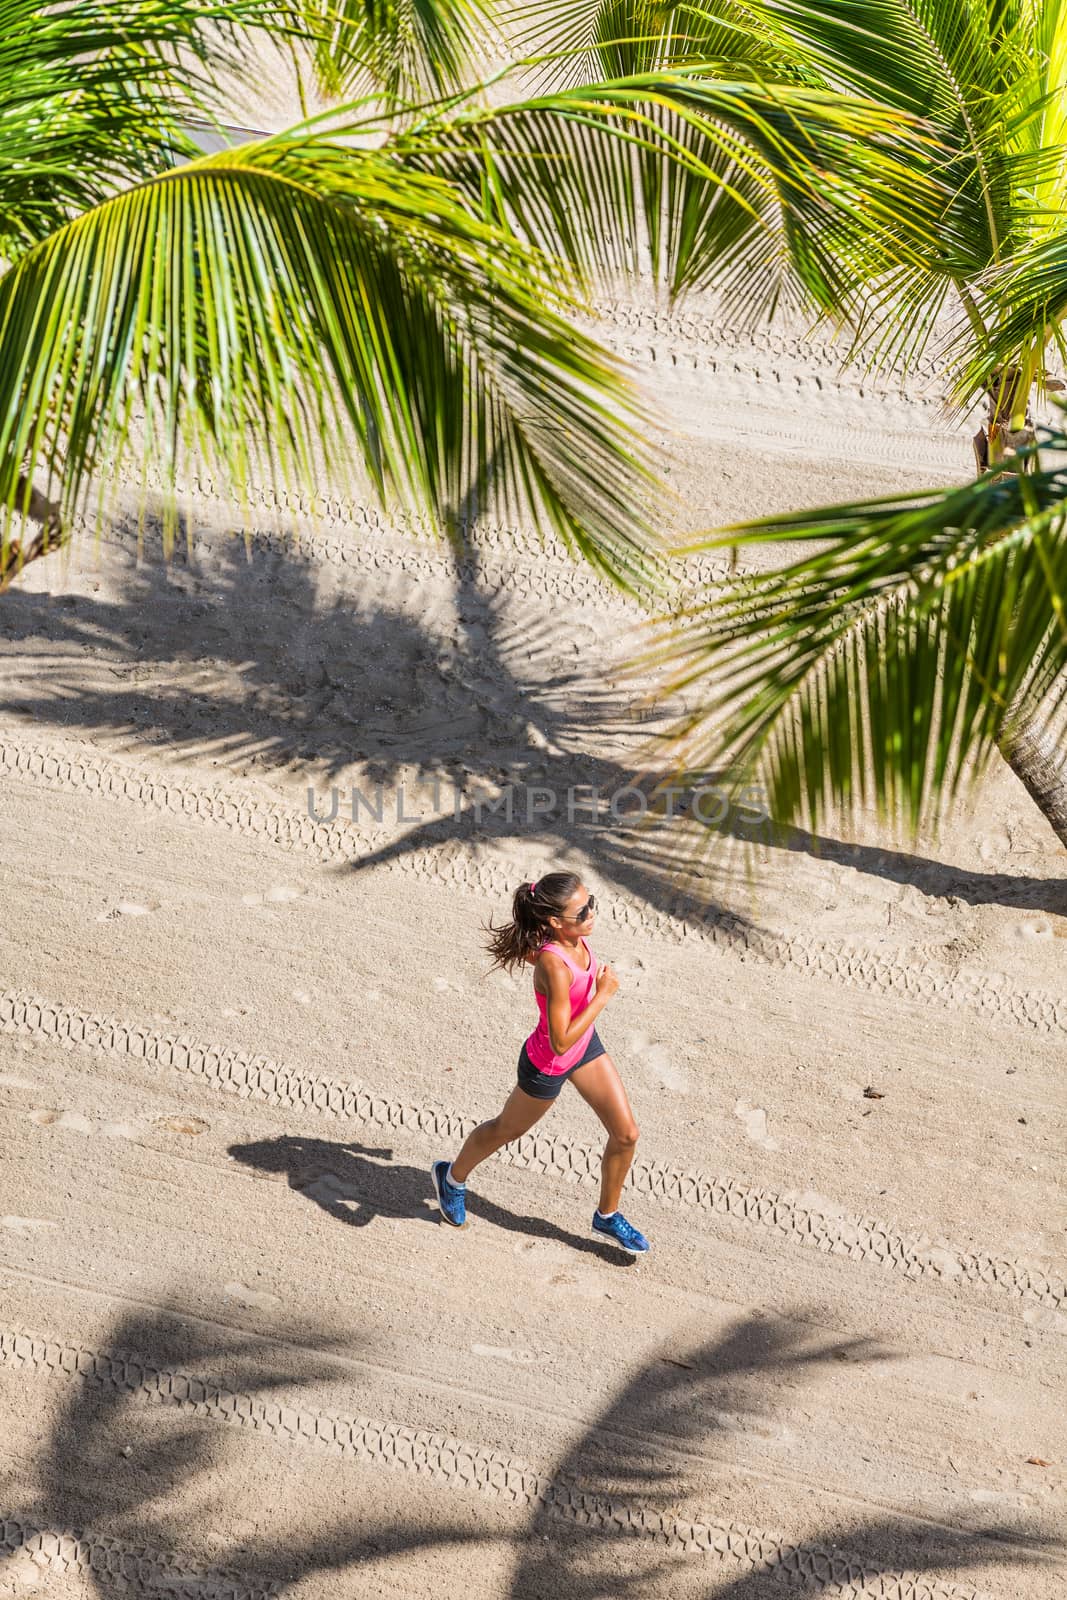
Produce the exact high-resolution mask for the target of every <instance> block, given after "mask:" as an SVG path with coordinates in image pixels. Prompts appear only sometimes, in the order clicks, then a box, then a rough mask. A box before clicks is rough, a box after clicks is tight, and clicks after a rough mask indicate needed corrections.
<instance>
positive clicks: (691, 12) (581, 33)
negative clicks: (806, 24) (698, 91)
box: [508, 0, 822, 88]
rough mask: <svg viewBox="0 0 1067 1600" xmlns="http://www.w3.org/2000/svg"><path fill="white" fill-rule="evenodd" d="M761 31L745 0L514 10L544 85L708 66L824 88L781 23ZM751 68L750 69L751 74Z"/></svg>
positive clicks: (620, 0)
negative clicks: (753, 23) (753, 21)
mask: <svg viewBox="0 0 1067 1600" xmlns="http://www.w3.org/2000/svg"><path fill="white" fill-rule="evenodd" d="M761 20H762V21H763V23H764V25H763V26H761V27H760V28H754V27H753V26H752V17H751V14H750V12H749V10H748V8H747V6H746V5H745V3H744V0H681V3H679V4H664V3H662V0H532V3H530V4H525V5H520V6H517V7H515V8H514V9H513V10H511V11H510V12H509V13H508V26H509V33H510V38H511V40H512V42H513V44H514V45H515V47H516V48H517V49H519V50H520V51H521V52H522V53H523V54H524V55H526V56H529V57H532V58H535V60H538V61H540V63H541V64H540V66H539V67H538V68H537V69H536V70H537V75H538V78H539V80H540V84H541V85H542V86H544V85H546V84H548V83H551V84H552V86H553V87H566V88H573V87H576V86H578V85H579V84H583V83H586V84H588V83H596V82H601V81H604V80H610V79H613V78H626V77H633V76H638V75H640V74H642V73H649V72H666V71H670V70H672V69H674V68H678V67H688V66H700V67H702V68H703V69H704V70H706V71H707V72H708V75H709V76H716V77H721V78H726V79H732V78H739V77H744V76H747V69H751V70H752V72H753V73H754V74H756V75H757V76H759V77H760V78H762V79H764V80H768V81H780V82H784V83H807V84H808V86H809V87H812V88H818V87H821V86H822V85H821V84H820V83H819V82H818V81H817V80H816V79H815V78H814V76H813V75H812V73H811V72H810V70H808V69H807V68H806V67H805V64H804V62H803V61H802V60H801V58H800V53H799V52H798V50H797V49H796V47H795V45H794V44H793V43H792V42H791V41H790V39H789V36H788V33H787V31H786V30H785V29H784V28H782V27H780V26H779V25H778V24H777V23H776V22H775V21H774V19H773V18H772V17H771V18H766V19H761ZM743 69H745V70H743Z"/></svg>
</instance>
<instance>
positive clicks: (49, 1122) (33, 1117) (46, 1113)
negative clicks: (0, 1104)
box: [28, 1107, 93, 1133]
mask: <svg viewBox="0 0 1067 1600" xmlns="http://www.w3.org/2000/svg"><path fill="white" fill-rule="evenodd" d="M28 1115H29V1119H30V1121H31V1122H35V1123H36V1124H37V1126H38V1127H39V1128H69V1129H70V1131H71V1133H92V1132H93V1125H92V1123H91V1122H90V1121H89V1118H88V1117H83V1116H81V1114H80V1113H79V1112H77V1111H52V1110H48V1109H47V1108H44V1107H42V1108H41V1109H40V1110H39V1111H31V1112H29V1113H28Z"/></svg>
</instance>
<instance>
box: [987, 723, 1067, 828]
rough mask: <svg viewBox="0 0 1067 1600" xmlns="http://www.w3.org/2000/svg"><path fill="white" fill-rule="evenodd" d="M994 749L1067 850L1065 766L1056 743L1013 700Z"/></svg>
mask: <svg viewBox="0 0 1067 1600" xmlns="http://www.w3.org/2000/svg"><path fill="white" fill-rule="evenodd" d="M997 747H998V749H999V750H1000V753H1001V755H1002V756H1003V757H1004V759H1005V761H1006V762H1007V763H1008V766H1009V767H1010V768H1011V770H1012V771H1013V772H1014V774H1015V776H1016V777H1017V778H1018V779H1019V781H1020V782H1021V783H1022V784H1023V785H1024V787H1025V788H1026V792H1027V793H1028V794H1029V796H1030V798H1031V800H1032V801H1033V802H1034V804H1035V805H1036V806H1037V808H1038V810H1039V811H1040V812H1041V814H1042V816H1043V817H1044V818H1045V820H1046V822H1047V823H1048V825H1049V827H1050V828H1051V829H1052V831H1053V833H1054V834H1055V835H1056V837H1057V839H1058V840H1059V841H1060V843H1061V844H1062V845H1064V846H1065V847H1067V764H1065V763H1064V759H1063V751H1062V749H1061V747H1060V745H1059V744H1058V742H1057V741H1056V740H1054V739H1052V738H1050V737H1049V735H1048V734H1047V733H1044V732H1041V731H1039V730H1038V728H1037V726H1036V723H1035V722H1034V719H1033V718H1032V717H1027V716H1026V715H1025V714H1024V713H1023V712H1022V710H1021V707H1020V705H1019V702H1018V701H1016V702H1015V704H1014V705H1012V706H1009V708H1008V713H1007V715H1006V717H1005V718H1004V722H1003V724H1002V727H1001V731H1000V736H999V738H998V739H997Z"/></svg>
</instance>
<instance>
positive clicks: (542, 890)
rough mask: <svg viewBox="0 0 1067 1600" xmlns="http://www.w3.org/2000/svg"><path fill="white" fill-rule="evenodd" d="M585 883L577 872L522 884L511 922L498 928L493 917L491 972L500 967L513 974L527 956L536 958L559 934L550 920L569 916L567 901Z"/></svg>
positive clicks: (514, 898)
mask: <svg viewBox="0 0 1067 1600" xmlns="http://www.w3.org/2000/svg"><path fill="white" fill-rule="evenodd" d="M581 881H582V880H581V878H579V877H577V876H576V875H575V874H574V873H573V872H550V873H549V874H548V876H547V877H545V878H540V879H537V880H535V881H534V882H532V883H523V884H520V885H519V887H518V888H517V889H516V890H515V893H514V894H513V895H512V897H511V921H510V922H505V923H504V925H503V927H500V928H494V926H493V919H492V917H491V916H490V918H489V925H488V927H487V928H486V929H485V932H486V933H488V934H490V935H491V938H490V939H489V942H488V944H487V945H486V949H487V950H488V952H489V954H490V955H491V956H492V957H493V965H492V966H491V967H490V968H489V970H490V972H493V971H495V970H496V968H497V967H503V968H504V970H505V972H510V971H511V970H512V969H513V968H514V967H517V966H519V965H520V964H521V963H522V962H524V961H525V960H526V957H527V956H532V955H536V954H537V952H538V951H539V950H540V948H541V946H542V945H543V944H545V943H546V941H547V940H549V939H551V938H552V936H553V933H554V931H555V930H554V929H553V927H552V925H551V923H550V922H549V918H550V917H562V916H563V915H564V914H565V912H566V909H567V902H568V900H569V899H570V898H571V896H572V895H573V893H574V891H575V889H577V888H578V887H579V885H580V884H581Z"/></svg>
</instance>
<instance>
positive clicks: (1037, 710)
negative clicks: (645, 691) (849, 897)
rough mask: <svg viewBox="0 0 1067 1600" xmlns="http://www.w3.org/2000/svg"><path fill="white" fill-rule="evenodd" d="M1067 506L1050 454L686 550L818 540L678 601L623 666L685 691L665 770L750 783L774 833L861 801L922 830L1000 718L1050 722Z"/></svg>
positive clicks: (974, 771)
mask: <svg viewBox="0 0 1067 1600" xmlns="http://www.w3.org/2000/svg"><path fill="white" fill-rule="evenodd" d="M1060 443H1061V445H1067V439H1061V441H1060ZM1065 501H1067V467H1064V466H1062V465H1061V466H1059V467H1057V468H1056V469H1055V470H1050V471H1046V472H1042V473H1038V474H1036V475H1034V476H1033V477H1029V478H1019V477H1014V478H1011V479H1009V480H1006V481H996V480H995V479H992V478H989V477H987V478H985V479H982V480H980V481H979V482H977V483H975V484H973V485H968V486H966V487H965V488H962V489H958V490H953V491H951V492H950V493H947V494H946V493H943V492H942V493H929V494H923V495H899V496H894V497H891V498H888V499H883V500H874V501H867V502H860V503H856V504H852V505H847V506H839V507H834V508H831V509H827V510H816V511H809V512H802V513H798V514H796V515H794V516H790V517H784V518H776V519H768V520H765V521H763V522H757V523H751V524H747V525H745V526H743V527H740V528H735V529H732V530H729V532H728V533H726V534H724V536H723V537H722V538H719V539H716V540H715V541H713V542H712V543H710V544H702V545H699V546H691V547H689V549H690V550H692V549H698V548H699V549H707V548H715V547H716V546H721V545H723V544H725V543H727V542H729V543H731V544H735V545H754V544H766V543H768V542H770V543H774V544H778V543H789V542H791V541H797V540H801V541H804V542H807V541H812V540H813V541H818V542H819V544H820V546H821V548H820V549H819V551H818V553H817V554H815V555H807V556H804V557H802V558H801V559H799V560H797V561H794V562H792V563H791V564H789V565H787V566H785V567H784V568H782V569H781V570H780V571H776V572H771V573H762V574H749V575H747V576H746V577H745V579H744V581H743V583H740V582H739V583H736V584H734V585H732V586H730V587H728V588H727V589H726V590H725V592H721V593H718V594H716V595H713V596H706V597H704V598H703V599H698V600H696V601H695V602H693V603H691V604H689V605H686V606H685V607H684V608H681V609H679V611H677V612H676V613H675V614H674V616H673V617H672V618H671V619H670V627H669V631H668V632H667V633H666V634H665V635H664V636H662V637H661V638H659V639H658V640H657V641H656V642H655V643H654V644H653V646H652V647H651V649H650V651H649V652H647V653H646V655H645V656H644V657H643V659H642V660H641V662H640V663H638V666H639V668H640V670H647V668H648V667H649V666H650V665H653V664H655V665H657V666H660V667H663V666H667V667H668V668H670V678H669V681H666V682H665V683H664V687H663V690H662V693H663V695H664V696H669V695H673V694H677V693H679V692H683V691H684V692H686V693H687V694H688V695H689V697H690V698H691V699H692V698H694V697H695V698H696V700H697V701H698V703H697V704H695V705H694V706H693V707H692V709H691V710H690V711H689V712H688V713H687V714H686V716H685V717H684V718H681V719H679V720H678V721H676V723H675V724H674V726H673V727H672V729H671V731H670V735H669V738H668V740H667V747H668V748H670V749H671V750H672V751H673V752H674V759H675V762H676V764H678V765H680V766H681V767H682V768H683V769H684V770H686V771H690V772H692V771H708V770H713V769H720V770H721V769H722V768H724V767H728V768H729V769H730V770H731V771H732V772H733V774H734V777H735V780H736V783H737V786H738V787H739V788H740V787H741V786H743V785H744V784H747V783H750V782H753V781H755V782H758V783H760V784H762V785H763V786H764V788H765V790H766V792H767V797H768V806H769V810H770V812H771V814H772V816H774V817H775V819H776V820H777V821H778V822H779V823H781V824H788V823H792V822H795V821H803V822H804V823H805V824H806V825H809V826H811V827H812V828H815V829H817V828H818V827H819V824H820V821H821V819H822V818H823V817H824V816H825V814H826V813H827V811H828V810H830V809H831V808H835V809H837V810H838V811H840V812H842V813H843V814H844V815H846V816H854V815H855V814H856V813H858V811H859V810H860V809H861V808H862V807H863V806H864V805H865V804H866V803H868V802H869V801H873V802H874V803H875V805H876V806H877V807H878V809H879V811H880V812H881V813H882V814H883V815H885V814H887V813H890V812H892V813H896V814H900V815H903V816H905V817H906V818H907V819H908V821H909V822H910V824H911V826H912V828H913V830H916V831H917V830H918V829H919V827H920V826H921V825H922V824H924V823H925V822H928V821H930V820H931V819H932V818H936V814H937V811H938V807H939V806H940V805H941V804H943V803H944V802H945V801H946V800H947V799H949V798H951V797H952V796H953V795H954V794H955V793H956V792H957V791H958V789H959V788H960V785H961V783H962V782H963V781H964V779H965V778H968V779H969V778H973V777H977V776H978V775H980V774H981V772H982V771H983V770H984V769H985V767H986V766H987V764H988V761H989V758H990V756H991V754H992V752H993V749H994V746H995V744H996V742H997V740H998V739H999V738H1000V737H1001V735H1002V733H1003V731H1004V729H1005V726H1006V724H1007V720H1008V718H1009V716H1010V715H1011V714H1014V712H1015V711H1017V710H1018V709H1019V708H1020V707H1025V708H1026V711H1027V713H1028V714H1040V716H1041V717H1043V718H1044V719H1045V721H1046V723H1049V722H1051V720H1052V719H1053V718H1055V717H1056V716H1057V715H1058V714H1059V713H1060V711H1061V709H1062V706H1063V704H1064V701H1065V700H1067V510H1065ZM678 553H681V552H678ZM663 620H665V619H661V622H662V621H663ZM683 630H684V631H683Z"/></svg>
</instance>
